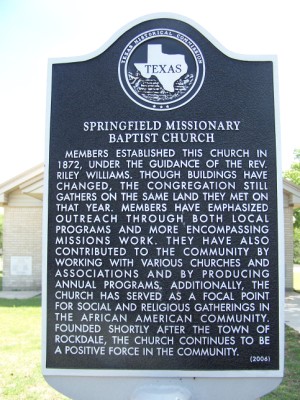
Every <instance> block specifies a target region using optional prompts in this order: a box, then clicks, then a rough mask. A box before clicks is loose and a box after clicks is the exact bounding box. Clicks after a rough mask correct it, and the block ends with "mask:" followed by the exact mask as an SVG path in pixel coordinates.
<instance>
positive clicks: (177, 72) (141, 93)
mask: <svg viewBox="0 0 300 400" xmlns="http://www.w3.org/2000/svg"><path fill="white" fill-rule="evenodd" d="M204 77H205V63H204V58H203V55H202V52H201V50H200V48H199V46H198V45H197V44H196V43H195V42H194V41H193V40H192V39H191V38H190V37H188V36H187V35H185V34H183V33H181V32H178V31H175V30H172V29H153V30H149V31H147V32H143V33H141V34H140V35H138V36H136V37H135V38H133V39H132V40H131V41H130V42H129V43H128V44H127V46H126V47H125V48H124V50H123V52H122V54H121V57H120V60H119V80H120V84H121V86H122V88H123V90H124V92H125V93H126V94H127V96H129V98H130V99H131V100H132V101H134V102H135V103H137V104H138V105H140V106H142V107H144V108H148V109H151V110H156V111H167V110H172V109H174V108H178V107H181V106H183V105H185V104H187V103H188V102H189V101H191V100H192V99H193V98H194V97H195V96H196V94H197V93H198V92H199V90H200V89H201V87H202V85H203V82H204Z"/></svg>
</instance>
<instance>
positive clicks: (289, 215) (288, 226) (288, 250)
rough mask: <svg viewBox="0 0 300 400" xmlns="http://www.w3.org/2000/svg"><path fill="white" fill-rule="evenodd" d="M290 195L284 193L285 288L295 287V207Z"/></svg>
mask: <svg viewBox="0 0 300 400" xmlns="http://www.w3.org/2000/svg"><path fill="white" fill-rule="evenodd" d="M290 203H291V201H290V196H289V194H288V193H284V195H283V204H284V247H285V288H286V289H292V288H293V263H294V237H293V211H294V210H293V207H291V206H290Z"/></svg>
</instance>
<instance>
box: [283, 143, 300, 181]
mask: <svg viewBox="0 0 300 400" xmlns="http://www.w3.org/2000/svg"><path fill="white" fill-rule="evenodd" d="M283 176H284V178H286V179H288V180H290V181H292V182H293V183H296V185H300V149H296V150H294V162H293V163H292V165H291V168H290V169H289V170H288V171H285V172H284V173H283Z"/></svg>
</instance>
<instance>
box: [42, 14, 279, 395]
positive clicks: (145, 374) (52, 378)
mask: <svg viewBox="0 0 300 400" xmlns="http://www.w3.org/2000/svg"><path fill="white" fill-rule="evenodd" d="M161 18H167V19H175V20H179V21H182V22H184V23H186V24H189V25H191V26H192V27H194V28H195V29H196V30H198V31H199V32H200V33H202V34H203V35H204V36H205V37H206V38H207V39H208V40H209V41H210V42H211V43H212V44H213V45H214V46H215V47H216V48H217V49H218V50H220V51H221V52H222V53H223V54H224V55H226V56H228V57H230V58H232V59H235V60H239V61H271V62H272V65H273V78H274V83H273V88H274V112H275V120H274V122H275V144H276V156H277V201H278V203H277V204H278V210H277V217H278V219H277V221H278V283H279V294H278V295H279V332H280V335H279V369H278V370H277V369H276V370H259V369H257V370H251V371H250V370H238V371H232V370H228V371H227V370H225V371H223V370H220V371H215V370H214V371H205V370H199V371H195V370H192V371H188V370H171V371H166V370H115V369H112V370H105V369H99V370H98V369H84V370H81V369H56V368H55V369H54V368H47V367H46V343H47V340H46V339H47V333H46V331H47V248H48V247H47V246H48V242H47V240H48V238H47V229H48V185H49V140H50V117H51V83H52V65H54V64H62V63H74V62H83V61H87V60H90V59H91V58H94V57H96V56H99V55H100V54H102V53H103V52H104V51H105V50H107V49H108V48H109V47H110V46H111V45H113V44H114V43H115V41H116V40H117V39H119V38H120V37H121V36H122V35H123V34H124V33H126V32H127V31H128V30H129V29H131V28H133V27H135V26H136V25H138V24H140V23H142V22H147V21H149V20H155V19H161ZM278 93H279V90H278V64H277V56H276V55H241V54H237V53H234V52H231V51H229V50H227V49H226V48H225V47H223V46H222V45H221V44H220V43H219V42H218V41H217V40H216V39H215V38H214V37H213V36H212V35H211V34H210V33H209V32H207V31H206V30H205V29H204V28H203V27H202V26H200V25H199V24H198V23H196V22H195V21H193V20H191V19H189V18H187V17H184V16H182V15H178V14H173V13H155V14H150V15H145V16H143V17H140V18H138V19H135V20H133V21H132V22H130V23H128V24H127V25H125V26H124V27H123V28H121V29H120V30H119V31H117V32H116V33H115V34H114V35H113V36H112V37H111V38H110V39H109V40H108V41H107V42H106V43H104V45H103V46H102V47H100V48H99V49H98V50H96V51H94V52H92V53H89V54H86V55H82V56H77V57H62V58H51V59H49V61H48V85H47V110H46V141H45V174H44V200H43V243H42V249H43V260H42V266H43V268H42V270H43V271H42V287H43V290H42V343H43V347H42V372H43V375H44V377H45V379H46V380H48V381H49V383H50V384H51V385H52V386H56V387H57V388H58V390H59V386H60V383H56V382H60V381H61V379H60V378H63V377H65V378H66V379H67V378H68V377H69V378H70V381H72V379H71V378H72V377H86V378H88V377H89V378H92V377H103V378H105V377H106V378H111V377H118V378H119V379H121V381H122V378H124V377H127V378H132V379H134V382H140V380H139V378H149V380H148V382H149V383H151V382H153V383H154V384H156V383H157V380H158V378H176V379H178V378H192V379H193V380H194V379H195V378H216V379H210V381H211V384H212V387H214V386H215V385H216V384H218V383H217V382H220V384H222V379H220V378H240V379H239V381H240V384H241V387H242V386H244V385H245V383H243V382H244V381H245V382H248V381H249V382H250V381H252V379H250V380H249V378H267V380H268V384H267V383H266V384H265V386H266V387H267V386H268V385H269V386H270V385H273V388H275V387H276V386H277V385H278V384H279V383H280V381H281V379H279V378H282V377H283V374H284V295H285V292H284V232H283V226H284V224H283V222H284V221H283V195H282V191H283V188H282V177H281V155H280V149H281V147H280V124H279V95H278ZM272 378H273V379H272ZM263 381H264V380H263ZM72 382H73V381H72ZM78 382H79V381H78ZM114 382H115V380H114ZM127 382H128V380H127V379H126V382H125V384H127ZM205 382H206V380H205ZM272 382H273V383H272ZM113 385H115V383H114V384H113ZM110 390H112V387H110ZM270 390H272V388H268V391H270ZM111 393H112V392H111ZM229 393H230V397H228V398H231V399H233V398H235V397H232V396H233V392H232V391H230V392H229ZM263 393H266V392H263ZM110 398H111V397H110ZM223 398H224V399H225V398H226V399H227V397H225V393H224V397H223ZM247 398H248V397H247ZM245 399H246V397H245Z"/></svg>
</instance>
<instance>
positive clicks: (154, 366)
mask: <svg viewBox="0 0 300 400" xmlns="http://www.w3.org/2000/svg"><path fill="white" fill-rule="evenodd" d="M275 61H276V60H275V59H274V58H272V57H262V58H259V57H255V58H254V57H247V58H245V57H239V56H233V55H231V54H229V53H228V52H227V51H225V50H223V49H220V46H219V45H216V44H215V43H214V40H213V39H211V38H210V37H208V35H207V34H203V33H202V32H201V28H198V27H195V24H193V23H191V22H190V21H186V20H185V19H182V18H181V17H174V16H171V17H170V16H169V15H159V16H157V15H156V16H151V17H149V18H148V19H143V20H140V21H138V22H136V24H135V25H131V26H130V28H128V29H127V30H126V31H123V32H122V34H120V36H118V37H117V38H116V40H115V42H112V43H111V44H110V45H109V46H108V47H107V48H106V49H105V50H104V51H102V52H98V53H97V54H94V55H91V56H89V57H86V58H82V59H71V60H69V61H68V62H66V61H65V60H63V61H60V60H55V61H52V62H51V63H50V67H51V68H50V77H51V79H50V85H51V86H50V94H51V101H49V139H48V146H49V151H48V158H49V160H48V163H47V177H48V178H47V180H48V185H47V190H48V193H47V195H45V197H46V199H45V200H46V203H45V211H46V214H45V234H46V240H45V246H44V250H45V292H44V300H45V306H44V318H45V319H44V328H45V329H44V338H45V349H44V375H45V377H46V379H47V380H48V381H49V382H50V383H51V384H52V385H53V386H54V387H56V388H58V389H59V390H61V391H63V392H64V393H65V394H67V395H69V396H72V397H73V398H74V399H81V398H87V397H88V398H89V399H93V398H95V399H96V398H99V393H97V391H100V390H102V389H103V388H104V392H105V390H106V389H107V391H108V392H107V397H106V395H105V393H104V394H103V396H102V397H101V398H103V399H106V398H114V399H123V398H124V399H125V398H127V397H125V394H126V396H131V397H130V398H132V399H139V398H142V397H143V394H144V395H145V393H148V394H149V393H150V395H149V396H150V397H147V398H153V399H154V398H156V397H155V395H154V394H153V396H152V395H151V390H152V389H151V385H152V384H154V383H155V385H156V386H155V387H156V389H155V390H156V391H157V390H158V395H159V396H160V397H159V398H160V399H163V398H164V395H163V393H165V392H166V393H168V394H169V395H170V393H171V392H172V390H173V391H174V390H175V391H174V393H175V392H176V393H177V394H176V396H177V398H179V399H183V400H186V399H188V398H189V396H190V395H191V396H192V395H193V393H194V394H195V393H197V394H201V393H206V396H207V397H201V396H200V397H201V398H207V399H209V398H213V397H210V396H212V393H213V391H214V393H216V391H217V393H220V394H221V393H222V398H223V399H226V398H230V399H235V398H241V397H242V398H243V399H254V398H256V397H259V396H260V395H262V394H264V393H266V392H267V391H269V390H272V389H273V388H274V387H275V386H276V385H278V384H279V382H280V379H281V377H282V374H283V359H282V352H283V349H282V344H283V333H282V320H281V318H280V314H281V311H282V305H281V302H282V298H281V296H280V279H279V276H280V273H279V269H282V268H283V265H282V252H281V246H282V239H281V234H282V232H281V230H282V226H281V225H280V224H281V223H282V220H281V211H282V203H281V194H282V193H281V192H282V189H281V185H280V180H281V177H280V174H278V173H277V169H278V161H277V156H276V154H277V153H278V139H277V136H278V126H277V117H276V96H277V93H276V86H275V85H274V80H275V77H274V68H275V67H274V64H276V62H275ZM47 180H46V181H47ZM279 244H280V246H279ZM99 377H101V379H100V378H99ZM111 377H114V379H113V381H114V382H115V383H113V384H111V383H110V380H111ZM141 378H143V380H142V381H143V386H144V389H143V387H142V388H141V387H140V385H141V384H140V383H139V382H140V379H141ZM158 378H160V379H159V381H158V380H157V379H158ZM181 378H185V379H184V381H182V380H181ZM194 378H196V380H195V379H194ZM208 378H209V379H208ZM157 382H160V383H157ZM164 382H168V385H172V387H173V389H172V390H171V389H170V390H169V391H168V390H166V388H165V386H166V385H167V384H166V383H164ZM254 383H255V384H254ZM229 384H230V388H231V390H228V394H227V393H225V392H224V390H225V388H226V385H229ZM83 385H84V389H82V387H83ZM89 388H90V389H89ZM101 388H102V389H101ZM105 388H106V389H105ZM174 388H175V389H174ZM160 389H161V392H159V390H160ZM88 390H90V391H91V393H88V392H87V391H88ZM95 390H96V391H95ZM149 391H150V392H149ZM172 393H173V392H172ZM178 393H179V394H178ZM86 396H87V397H86ZM93 396H95V397H93ZM139 396H141V397H139ZM151 396H152V397H151ZM174 396H175V394H174ZM226 396H228V397H226ZM235 396H236V397H235ZM247 396H248V397H247ZM200 397H199V398H200ZM168 398H169V397H168ZM174 398H175V397H174ZM218 398H221V397H218Z"/></svg>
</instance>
